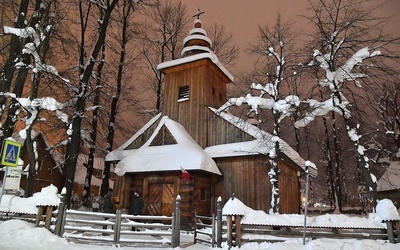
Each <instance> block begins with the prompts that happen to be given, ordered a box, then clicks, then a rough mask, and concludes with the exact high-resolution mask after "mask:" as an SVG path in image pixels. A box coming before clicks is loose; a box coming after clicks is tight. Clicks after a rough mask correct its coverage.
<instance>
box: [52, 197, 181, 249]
mask: <svg viewBox="0 0 400 250" xmlns="http://www.w3.org/2000/svg"><path fill="white" fill-rule="evenodd" d="M55 234H56V235H59V236H61V237H65V238H69V239H75V240H86V241H106V242H107V241H108V242H113V245H115V246H118V245H120V244H121V243H130V244H149V245H154V244H158V245H159V244H161V245H162V244H168V245H170V246H172V247H177V246H179V245H180V199H179V197H178V198H177V202H176V205H175V212H174V213H173V214H172V216H146V215H128V214H122V213H121V210H118V211H117V212H116V214H110V213H95V212H86V211H76V210H67V209H66V207H65V205H64V204H60V207H59V213H58V218H57V225H56V228H55Z"/></svg>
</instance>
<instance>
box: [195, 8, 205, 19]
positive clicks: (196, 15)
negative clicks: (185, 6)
mask: <svg viewBox="0 0 400 250" xmlns="http://www.w3.org/2000/svg"><path fill="white" fill-rule="evenodd" d="M204 13H206V12H205V11H200V9H197V13H196V14H195V15H193V17H197V19H200V15H201V14H204Z"/></svg>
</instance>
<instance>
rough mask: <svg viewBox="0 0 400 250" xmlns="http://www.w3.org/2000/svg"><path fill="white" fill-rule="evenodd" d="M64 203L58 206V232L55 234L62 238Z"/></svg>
mask: <svg viewBox="0 0 400 250" xmlns="http://www.w3.org/2000/svg"><path fill="white" fill-rule="evenodd" d="M64 206H65V205H64V202H63V201H62V202H60V204H59V205H58V212H57V221H56V230H55V234H56V235H57V236H61V225H62V218H63V213H64V210H65V207H64Z"/></svg>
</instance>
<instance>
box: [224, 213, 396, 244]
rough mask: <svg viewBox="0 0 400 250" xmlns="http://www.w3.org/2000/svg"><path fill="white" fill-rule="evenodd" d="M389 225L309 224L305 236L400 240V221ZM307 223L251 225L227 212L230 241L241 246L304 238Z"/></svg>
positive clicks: (312, 237)
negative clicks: (299, 224)
mask: <svg viewBox="0 0 400 250" xmlns="http://www.w3.org/2000/svg"><path fill="white" fill-rule="evenodd" d="M383 222H385V223H386V225H387V227H386V228H385V227H375V228H367V227H357V225H354V227H323V226H321V227H319V226H318V227H317V226H314V227H312V226H307V227H306V232H305V237H306V238H307V239H309V240H314V239H318V238H333V239H345V238H351V239H373V240H388V241H389V242H390V243H398V242H400V238H399V232H398V230H400V222H399V221H397V220H394V221H383ZM303 236H304V227H302V226H293V225H286V226H283V225H251V224H243V223H241V216H238V215H236V216H232V215H230V216H227V237H226V238H227V244H228V246H229V247H232V246H238V247H240V246H241V245H242V243H244V242H283V241H285V240H286V239H287V238H302V237H303Z"/></svg>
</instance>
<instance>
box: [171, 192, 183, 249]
mask: <svg viewBox="0 0 400 250" xmlns="http://www.w3.org/2000/svg"><path fill="white" fill-rule="evenodd" d="M180 207H181V196H179V195H178V196H177V197H176V202H175V213H174V217H173V218H172V220H173V223H172V224H173V225H174V226H173V228H172V247H179V246H180V244H181V238H180V237H181V210H180Z"/></svg>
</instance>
